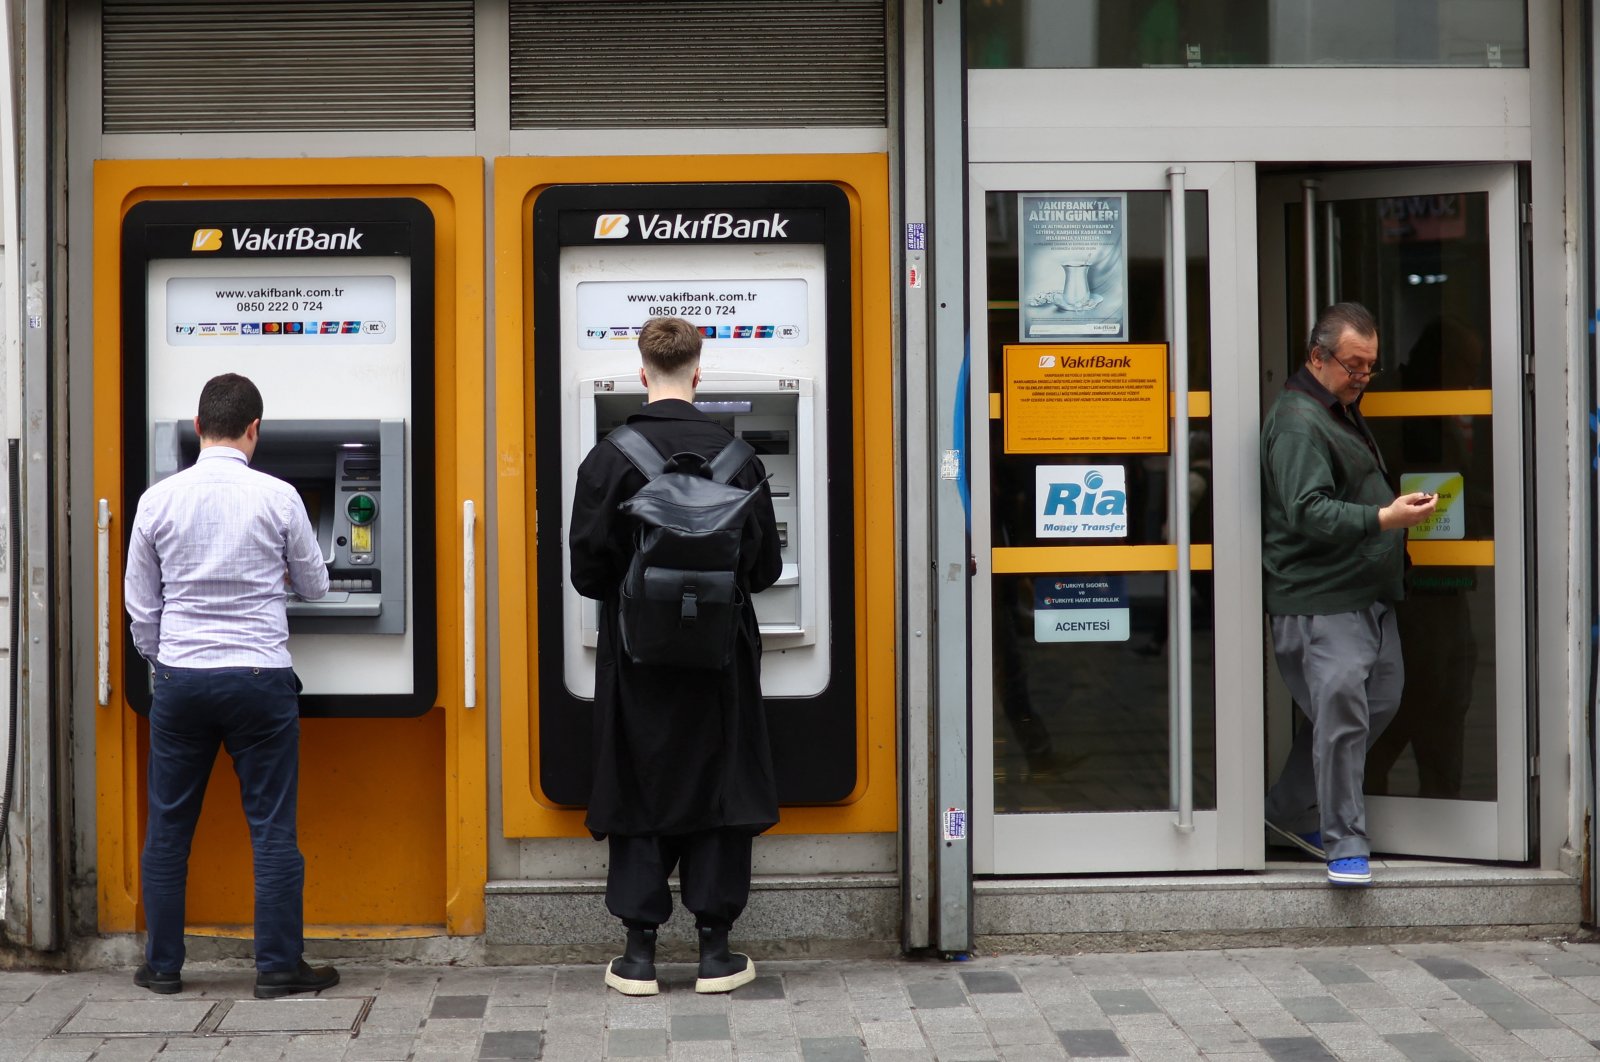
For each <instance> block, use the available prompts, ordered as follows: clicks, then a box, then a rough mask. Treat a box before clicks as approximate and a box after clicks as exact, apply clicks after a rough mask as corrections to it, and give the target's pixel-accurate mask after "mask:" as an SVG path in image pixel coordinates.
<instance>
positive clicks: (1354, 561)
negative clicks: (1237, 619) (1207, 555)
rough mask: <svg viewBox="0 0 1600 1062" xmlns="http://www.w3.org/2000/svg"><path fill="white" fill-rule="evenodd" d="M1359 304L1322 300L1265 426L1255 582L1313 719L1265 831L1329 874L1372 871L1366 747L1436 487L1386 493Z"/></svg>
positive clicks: (1374, 368)
mask: <svg viewBox="0 0 1600 1062" xmlns="http://www.w3.org/2000/svg"><path fill="white" fill-rule="evenodd" d="M1378 372H1379V370H1378V325H1377V322H1376V321H1375V320H1374V319H1373V317H1372V314H1371V312H1369V311H1368V310H1367V309H1366V307H1364V306H1362V305H1360V304H1359V303H1354V302H1341V303H1338V304H1336V305H1334V306H1330V307H1328V308H1327V309H1325V310H1323V311H1322V313H1321V314H1320V315H1319V316H1318V318H1317V323H1316V326H1315V327H1314V328H1313V329H1312V330H1311V338H1310V341H1309V342H1308V343H1307V345H1306V363H1305V365H1304V366H1302V367H1301V368H1300V369H1299V371H1297V372H1296V373H1295V374H1294V375H1293V376H1291V377H1290V378H1289V380H1288V382H1287V383H1286V384H1285V385H1284V389H1283V393H1282V394H1280V395H1279V396H1278V399H1277V401H1276V402H1274V403H1273V406H1272V409H1271V411H1270V412H1268V414H1267V418H1266V422H1265V423H1264V424H1263V425H1262V428H1261V494H1262V499H1261V507H1262V519H1261V522H1262V525H1263V526H1262V548H1261V563H1262V577H1263V578H1262V583H1263V591H1264V593H1265V597H1266V607H1267V613H1268V616H1269V619H1270V621H1271V625H1272V646H1273V651H1274V653H1275V655H1276V656H1277V658H1278V669H1279V671H1280V672H1281V673H1282V675H1283V681H1284V684H1285V685H1287V686H1288V687H1289V692H1290V694H1292V695H1293V696H1294V700H1295V703H1296V704H1297V705H1298V706H1299V707H1300V710H1301V711H1302V712H1304V713H1305V716H1306V719H1307V720H1309V721H1310V725H1309V726H1301V727H1299V728H1297V732H1296V734H1295V738H1294V745H1293V748H1292V749H1291V750H1290V753H1289V759H1288V762H1287V763H1286V764H1285V765H1284V768H1283V773H1282V774H1281V775H1279V777H1278V780H1277V782H1276V783H1274V784H1273V786H1272V788H1271V790H1269V791H1268V793H1267V805H1266V813H1267V829H1268V833H1269V837H1271V838H1273V839H1274V840H1281V841H1284V842H1287V843H1289V844H1293V845H1295V846H1296V847H1299V848H1301V849H1304V850H1305V851H1307V852H1310V853H1312V854H1313V855H1316V856H1317V857H1318V858H1320V859H1324V860H1326V861H1327V867H1328V881H1329V882H1331V883H1332V884H1334V885H1370V884H1371V883H1372V870H1371V867H1370V865H1369V862H1368V861H1369V859H1370V857H1371V855H1372V849H1371V845H1370V843H1369V842H1368V840H1367V815H1366V805H1365V801H1364V800H1363V798H1362V784H1363V781H1364V775H1365V770H1366V756H1367V749H1368V748H1369V747H1371V745H1372V743H1373V742H1374V741H1375V740H1377V738H1378V735H1379V734H1381V733H1383V728H1384V727H1385V726H1387V725H1388V723H1389V720H1391V719H1392V718H1394V714H1395V710H1396V709H1397V708H1398V706H1399V704H1400V691H1401V687H1402V686H1403V685H1404V683H1405V668H1404V665H1403V664H1402V663H1401V659H1400V635H1399V632H1398V630H1397V629H1396V626H1395V614H1394V603H1395V602H1396V601H1398V600H1400V598H1401V597H1403V596H1404V592H1405V589H1404V574H1405V548H1406V532H1405V529H1406V528H1408V527H1414V526H1416V525H1417V524H1419V523H1421V522H1422V521H1423V520H1425V519H1427V517H1428V516H1429V515H1430V514H1432V512H1433V508H1434V504H1435V501H1436V499H1435V498H1434V496H1433V495H1431V494H1403V495H1400V496H1398V497H1396V495H1395V488H1394V485H1393V483H1392V482H1391V480H1390V476H1389V470H1388V468H1387V467H1386V466H1385V465H1384V463H1383V455H1382V454H1381V453H1379V452H1378V444H1377V441H1376V440H1375V439H1373V437H1372V432H1371V431H1369V430H1368V428H1367V423H1366V421H1365V420H1364V419H1363V418H1362V416H1361V395H1362V393H1363V392H1364V391H1365V390H1366V388H1367V384H1368V383H1369V382H1370V381H1371V380H1372V378H1373V377H1375V376H1377V375H1378Z"/></svg>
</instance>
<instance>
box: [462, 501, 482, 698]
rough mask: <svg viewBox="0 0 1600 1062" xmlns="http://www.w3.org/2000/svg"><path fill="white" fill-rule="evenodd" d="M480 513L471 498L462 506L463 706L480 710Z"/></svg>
mask: <svg viewBox="0 0 1600 1062" xmlns="http://www.w3.org/2000/svg"><path fill="white" fill-rule="evenodd" d="M476 524H477V510H476V507H475V506H474V505H473V503H472V499H471V498H468V499H467V500H466V501H465V502H463V503H462V505H461V638H462V646H461V648H462V658H461V660H462V663H461V670H462V673H463V675H464V676H465V683H466V688H465V689H464V690H463V691H462V694H463V698H464V699H463V702H462V703H463V704H465V705H466V707H468V708H476V707H477V706H478V559H477V554H476V552H475V551H474V550H473V544H472V532H473V529H474V526H475V525H476Z"/></svg>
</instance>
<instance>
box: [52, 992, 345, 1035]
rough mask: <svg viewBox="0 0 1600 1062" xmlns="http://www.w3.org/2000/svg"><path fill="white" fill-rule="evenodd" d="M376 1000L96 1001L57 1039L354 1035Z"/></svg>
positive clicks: (61, 1029)
mask: <svg viewBox="0 0 1600 1062" xmlns="http://www.w3.org/2000/svg"><path fill="white" fill-rule="evenodd" d="M372 1002H373V997H372V996H334V997H332V998H311V997H307V998H305V999H239V1000H229V999H223V1000H148V1001H146V1000H139V1001H131V1000H90V1001H88V1002H85V1003H82V1004H79V1006H78V1008H77V1009H76V1010H74V1011H73V1012H72V1013H71V1014H69V1015H68V1016H67V1020H66V1021H64V1022H62V1023H61V1025H60V1026H59V1027H58V1028H57V1029H56V1031H55V1032H54V1033H52V1034H51V1035H53V1036H250V1035H255V1034H265V1033H279V1034H282V1033H345V1034H349V1033H354V1032H357V1031H359V1030H360V1028H361V1022H362V1021H363V1020H364V1019H365V1018H366V1016H367V1011H368V1010H370V1009H371V1008H372Z"/></svg>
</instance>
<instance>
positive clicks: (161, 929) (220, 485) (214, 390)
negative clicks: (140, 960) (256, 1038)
mask: <svg viewBox="0 0 1600 1062" xmlns="http://www.w3.org/2000/svg"><path fill="white" fill-rule="evenodd" d="M194 425H195V431H196V432H197V433H198V434H199V436H200V456H199V458H198V460H196V461H195V463H194V464H193V465H192V466H191V467H189V468H187V469H184V470H183V471H182V472H179V473H177V474H176V475H174V476H170V477H168V478H167V479H164V480H162V481H161V482H159V483H156V484H154V485H153V486H151V487H150V489H149V490H147V491H145V493H144V496H143V497H141V498H140V499H139V509H138V513H137V514H136V515H135V516H134V522H133V532H132V535H131V536H130V538H129V542H128V558H127V572H126V578H125V580H124V597H125V599H126V602H127V608H128V617H129V620H130V622H131V628H132V634H133V642H134V646H135V647H136V648H137V649H138V651H139V655H140V656H142V657H144V659H145V660H146V661H148V662H149V664H150V665H151V668H152V669H153V671H154V675H153V694H152V698H151V706H150V763H149V772H148V774H149V796H150V808H149V821H148V824H147V826H146V831H145V845H144V855H143V859H142V862H141V880H142V883H143V899H144V909H145V925H146V930H147V933H146V943H145V963H144V965H142V966H140V967H139V969H138V972H136V973H135V974H134V978H133V980H134V983H135V984H137V985H139V986H140V987H142V988H148V989H150V990H151V991H152V992H158V993H161V994H163V995H167V994H171V993H174V992H180V991H182V990H183V980H182V977H181V973H180V971H181V970H182V967H183V959H184V944H183V929H184V896H185V887H186V879H187V876H188V863H189V846H190V842H191V841H192V839H193V837H194V829H195V823H196V822H197V821H198V820H199V818H200V804H201V801H202V799H203V798H204V796H205V789H206V781H207V780H208V778H209V777H210V775H211V766H212V763H213V762H214V761H215V760H216V755H217V748H218V746H219V745H220V746H222V747H225V748H227V750H228V754H229V755H230V756H231V757H232V758H233V767H234V771H235V773H236V774H238V776H239V791H240V797H241V798H242V800H243V803H244V811H245V818H246V819H247V820H248V821H249V824H250V844H251V848H252V850H253V851H254V853H255V889H256V893H255V952H256V987H255V994H256V997H257V998H260V999H271V998H275V997H278V996H285V995H290V994H292V993H296V992H314V991H319V990H321V989H324V988H329V987H332V986H333V985H335V984H338V982H339V973H338V971H337V970H335V969H334V968H333V967H331V966H325V967H318V968H312V967H311V966H309V965H307V964H306V962H305V960H304V959H303V958H302V957H301V953H302V950H303V948H304V943H305V942H304V937H303V928H304V918H303V913H302V896H303V893H304V887H305V860H304V858H303V857H302V856H301V854H300V846H299V842H298V840H297V836H296V799H297V794H298V789H299V777H300V775H299V766H300V699H299V688H300V684H299V681H298V680H297V679H296V678H295V674H294V670H293V668H292V666H291V662H290V659H289V648H288V642H289V622H288V616H287V613H286V609H285V605H284V602H285V597H286V595H287V594H288V593H290V592H293V593H295V594H298V595H299V596H300V597H302V598H319V597H322V596H323V595H324V594H326V593H327V592H328V570H327V566H326V564H325V563H324V560H323V555H322V551H321V549H320V548H319V546H318V544H317V540H316V534H315V532H313V531H312V529H311V523H310V521H309V519H307V517H306V508H305V503H304V502H303V501H302V500H301V499H300V496H299V494H298V493H296V491H295V489H294V488H293V487H291V486H290V485H289V484H287V483H285V482H283V481H282V480H280V479H276V478H274V477H272V476H269V475H267V474H266V473H264V472H257V471H255V470H254V469H252V468H251V467H250V459H251V457H253V456H254V455H255V450H256V443H257V440H258V439H259V438H260V432H261V392H259V391H258V390H256V386H255V384H253V383H251V382H250V381H249V380H248V379H246V378H245V377H243V376H239V375H236V374H234V373H227V374H224V375H222V376H217V377H214V378H212V379H211V380H208V381H207V382H206V385H205V387H204V388H203V389H202V390H201V392H200V407H199V415H198V416H196V417H195V420H194Z"/></svg>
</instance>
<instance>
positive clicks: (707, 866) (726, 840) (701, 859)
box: [606, 829, 754, 929]
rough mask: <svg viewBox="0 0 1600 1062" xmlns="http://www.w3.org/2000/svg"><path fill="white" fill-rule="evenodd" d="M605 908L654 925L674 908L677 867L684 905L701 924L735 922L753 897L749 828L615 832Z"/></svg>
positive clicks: (637, 925) (628, 920)
mask: <svg viewBox="0 0 1600 1062" xmlns="http://www.w3.org/2000/svg"><path fill="white" fill-rule="evenodd" d="M608 840H609V841H610V842H611V867H610V870H609V871H608V872H607V874H606V910H608V911H610V912H611V913H612V914H614V915H616V916H617V917H618V918H620V919H622V922H623V924H624V925H626V926H627V927H628V928H629V929H654V928H655V927H656V926H659V925H660V924H661V923H663V922H665V921H666V920H667V918H668V917H669V916H671V914H672V893H671V891H670V890H669V889H668V888H667V876H668V875H669V874H671V873H672V869H673V868H674V867H677V869H678V883H679V885H681V886H682V888H683V905H684V906H685V907H687V908H688V909H689V910H690V911H692V912H693V913H694V922H695V925H697V926H712V927H714V928H719V929H727V928H730V927H731V926H732V925H733V923H734V920H735V919H737V918H738V917H739V916H740V915H741V914H743V913H744V907H745V904H746V903H748V902H749V900H750V847H751V842H752V840H754V838H753V837H752V836H751V835H750V834H749V833H748V832H746V831H744V830H731V829H715V830H702V831H700V832H698V833H684V834H674V835H671V836H665V837H624V836H620V835H618V834H614V833H613V834H611V835H610V836H609V838H608Z"/></svg>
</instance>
